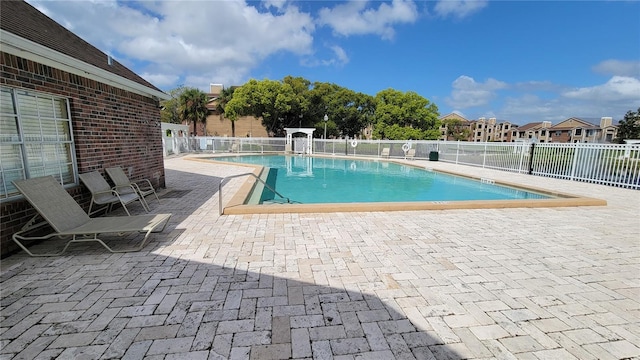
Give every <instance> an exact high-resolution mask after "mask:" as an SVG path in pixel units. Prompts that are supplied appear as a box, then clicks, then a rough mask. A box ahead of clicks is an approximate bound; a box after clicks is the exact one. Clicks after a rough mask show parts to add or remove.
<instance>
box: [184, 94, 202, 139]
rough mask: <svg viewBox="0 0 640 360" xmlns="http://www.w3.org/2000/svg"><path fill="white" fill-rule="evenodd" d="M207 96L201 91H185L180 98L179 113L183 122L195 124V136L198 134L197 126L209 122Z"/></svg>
mask: <svg viewBox="0 0 640 360" xmlns="http://www.w3.org/2000/svg"><path fill="white" fill-rule="evenodd" d="M207 100H208V99H207V94H206V93H204V92H202V91H201V90H198V89H194V88H188V89H185V90H184V91H183V92H182V94H180V98H179V104H180V105H179V112H180V117H181V119H182V120H184V121H186V122H187V123H192V124H193V134H197V131H196V124H197V123H198V122H201V123H205V122H206V121H207V112H208V110H207Z"/></svg>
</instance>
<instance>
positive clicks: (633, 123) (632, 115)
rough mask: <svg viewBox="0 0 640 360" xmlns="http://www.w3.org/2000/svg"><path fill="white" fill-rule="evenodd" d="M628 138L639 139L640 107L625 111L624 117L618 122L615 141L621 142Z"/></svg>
mask: <svg viewBox="0 0 640 360" xmlns="http://www.w3.org/2000/svg"><path fill="white" fill-rule="evenodd" d="M628 139H640V108H638V111H631V110H629V111H627V113H626V114H625V115H624V119H623V120H620V123H618V135H617V137H616V139H615V142H617V143H619V144H623V143H624V141H625V140H628Z"/></svg>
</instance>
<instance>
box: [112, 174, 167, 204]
mask: <svg viewBox="0 0 640 360" xmlns="http://www.w3.org/2000/svg"><path fill="white" fill-rule="evenodd" d="M105 171H106V172H107V175H109V178H110V179H111V181H113V184H114V185H115V189H116V191H117V192H118V194H120V195H122V194H130V193H131V192H135V193H137V194H138V195H139V196H140V201H142V202H144V204H145V205H146V207H147V209H149V204H148V203H147V200H146V199H145V197H146V196H147V195H151V194H153V195H154V196H155V197H156V200H158V202H160V198H159V197H158V194H157V193H156V189H154V188H153V185H152V184H151V181H149V179H141V180H137V181H131V180H129V177H128V176H127V174H125V173H124V170H122V168H121V167H111V168H106V169H105Z"/></svg>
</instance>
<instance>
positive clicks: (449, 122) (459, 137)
mask: <svg viewBox="0 0 640 360" xmlns="http://www.w3.org/2000/svg"><path fill="white" fill-rule="evenodd" d="M443 123H444V124H445V125H446V126H447V137H452V138H453V140H456V141H465V140H468V139H469V135H470V134H471V130H470V129H469V127H468V126H465V125H464V122H463V121H462V120H460V119H445V120H444V121H443Z"/></svg>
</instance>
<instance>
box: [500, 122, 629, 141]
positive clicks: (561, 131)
mask: <svg viewBox="0 0 640 360" xmlns="http://www.w3.org/2000/svg"><path fill="white" fill-rule="evenodd" d="M617 132H618V127H617V126H615V125H613V118H611V117H602V118H600V123H599V124H598V125H596V124H593V123H591V122H588V121H586V120H583V119H579V118H576V117H571V118H569V119H566V120H564V121H561V122H559V123H558V124H556V125H551V122H550V121H542V122H536V123H529V124H525V125H523V126H520V127H518V128H517V129H516V130H513V131H512V133H511V139H512V140H511V141H517V140H526V141H530V140H531V139H533V138H535V139H537V141H538V142H541V143H543V142H555V143H611V142H612V141H613V139H615V137H616V135H617Z"/></svg>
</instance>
